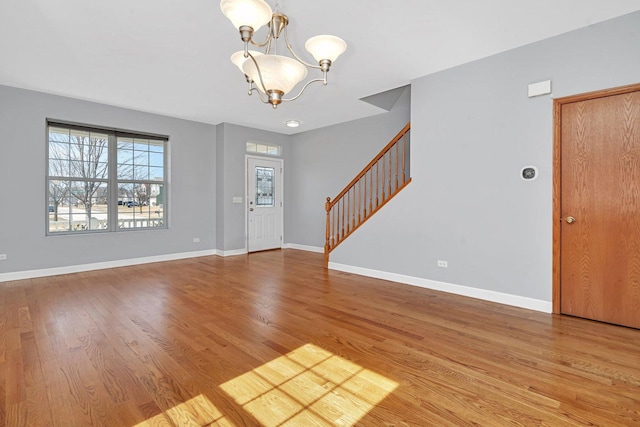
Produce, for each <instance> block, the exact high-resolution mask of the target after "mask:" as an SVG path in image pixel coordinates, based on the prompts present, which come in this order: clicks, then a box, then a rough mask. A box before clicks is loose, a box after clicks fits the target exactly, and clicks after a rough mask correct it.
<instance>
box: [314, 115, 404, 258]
mask: <svg viewBox="0 0 640 427" xmlns="http://www.w3.org/2000/svg"><path fill="white" fill-rule="evenodd" d="M410 129H411V122H409V123H407V124H406V126H405V127H404V128H403V129H402V130H401V131H400V132H398V134H397V135H396V136H395V137H394V138H393V139H392V140H391V141H389V143H388V144H387V145H386V146H385V147H384V148H382V150H380V152H379V153H378V154H377V155H376V156H375V157H374V158H373V159H372V160H371V161H370V162H369V163H368V164H367V165H366V166H365V167H364V168H363V169H362V170H361V171H360V173H358V174H357V175H356V176H355V178H353V179H352V180H351V182H349V184H348V185H347V186H345V187H344V189H343V190H342V191H341V192H340V193H338V195H337V196H336V197H334V199H333V200H331V198H330V197H327V200H326V202H325V211H326V236H325V246H324V261H325V266H328V263H329V253H330V252H331V251H333V249H335V248H336V247H337V246H338V245H339V244H340V243H342V242H343V241H344V240H345V239H346V238H347V237H348V236H350V235H351V234H352V233H353V232H354V231H355V230H356V229H358V228H359V227H360V226H361V225H362V224H363V223H364V222H366V221H367V220H368V219H369V218H370V217H371V216H372V215H373V214H374V213H376V212H377V211H378V210H379V209H380V208H382V206H384V205H385V204H386V203H387V202H388V201H389V200H391V199H392V198H393V197H394V196H395V195H396V194H397V193H399V192H400V191H401V190H402V189H403V188H404V187H406V186H407V185H408V184H409V183H410V182H411V177H407V172H406V167H405V166H406V164H405V161H406V156H407V154H408V151H406V150H407V140H406V139H405V138H406V136H407V134H408V133H409V131H410ZM401 140H402V171H400V160H399V157H400V153H399V149H400V146H399V145H398V143H399V142H400V141H401ZM394 147H396V153H395V161H396V163H395V168H394V165H393V158H394V156H393V152H392V149H393V148H394ZM387 154H389V156H387ZM385 157H388V158H389V166H388V169H386V158H385ZM381 161H382V174H380V166H379V165H380V163H381ZM374 167H375V168H376V171H375V172H376V193H375V196H376V197H375V204H374V203H373V169H374ZM387 170H388V173H389V175H388V177H389V179H388V181H387V179H386V177H387ZM393 170H395V177H394V181H392V175H393V172H392V171H393ZM370 172H371V173H370ZM369 173H370V176H369V178H367V174H369ZM400 173H401V175H400ZM380 175H382V186H381V188H380V185H379V183H380ZM399 177H401V180H400V182H399ZM363 178H364V203H361V202H363V197H362V196H363V191H362V185H358V184H360V183H361V182H362V180H363ZM367 179H369V184H370V185H369V190H367ZM392 182H393V183H394V184H395V186H392V185H391V184H392ZM357 185H358V188H357V190H358V191H357V195H356V188H355V187H356V186H357ZM379 189H381V190H382V200H380V197H379V196H380V193H379V192H378V190H379ZM352 190H353V196H352V195H351V194H350V193H351V192H352ZM345 196H346V197H347V198H348V200H347V201H346V207H345V201H344V200H343V199H344V198H345ZM367 196H368V202H369V205H368V206H367ZM356 199H357V200H356ZM341 202H342V205H339V203H341ZM356 202H357V208H356ZM337 204H338V206H337V215H336V213H335V211H334V207H336V205H337ZM374 206H375V207H374ZM341 207H342V209H340V208H341ZM345 209H346V211H348V212H345ZM356 210H357V220H356ZM332 212H333V223H332V222H331V220H332ZM345 226H346V227H345ZM345 228H346V230H345Z"/></svg>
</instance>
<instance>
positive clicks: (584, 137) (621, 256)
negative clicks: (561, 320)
mask: <svg viewBox="0 0 640 427" xmlns="http://www.w3.org/2000/svg"><path fill="white" fill-rule="evenodd" d="M627 89H628V90H618V91H607V92H604V93H601V94H592V95H591V96H585V98H586V99H581V98H580V97H576V98H577V99H575V100H571V99H565V101H564V102H563V101H562V100H559V101H560V104H556V114H557V113H558V112H559V113H560V114H559V116H558V115H557V116H556V120H557V121H558V120H559V122H560V126H561V128H560V129H557V132H558V133H557V134H556V136H557V137H558V136H559V137H560V141H559V142H560V147H557V146H556V156H557V155H558V150H559V154H560V168H559V169H560V172H559V173H560V208H559V211H560V212H559V213H560V218H559V222H560V225H559V228H560V244H559V246H560V266H559V267H560V271H559V279H560V295H559V298H560V304H559V305H560V311H561V313H563V314H568V315H572V316H578V317H584V318H588V319H594V320H599V321H604V322H609V323H615V324H619V325H625V326H631V327H635V328H640V87H633V89H632V88H627ZM618 92H621V93H618ZM598 95H600V96H598ZM557 124H558V123H557ZM556 190H557V189H556ZM556 212H557V211H556ZM554 303H556V301H554ZM556 307H557V306H556Z"/></svg>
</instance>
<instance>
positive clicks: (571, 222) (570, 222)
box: [567, 216, 576, 224]
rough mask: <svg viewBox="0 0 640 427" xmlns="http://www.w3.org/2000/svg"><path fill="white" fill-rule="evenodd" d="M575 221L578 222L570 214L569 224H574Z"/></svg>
mask: <svg viewBox="0 0 640 427" xmlns="http://www.w3.org/2000/svg"><path fill="white" fill-rule="evenodd" d="M574 222H576V219H575V218H574V217H572V216H568V217H567V224H573V223H574Z"/></svg>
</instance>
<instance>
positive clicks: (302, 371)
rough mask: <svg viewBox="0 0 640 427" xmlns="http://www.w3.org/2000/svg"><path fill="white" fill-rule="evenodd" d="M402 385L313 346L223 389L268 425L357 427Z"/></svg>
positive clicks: (297, 351)
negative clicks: (355, 425) (363, 418)
mask: <svg viewBox="0 0 640 427" xmlns="http://www.w3.org/2000/svg"><path fill="white" fill-rule="evenodd" d="M397 387H398V383H396V382H394V381H392V380H390V379H388V378H386V377H384V376H382V375H380V374H377V373H375V372H372V371H370V370H368V369H364V368H363V367H361V366H359V365H357V364H355V363H353V362H350V361H348V360H346V359H344V358H342V357H339V356H336V355H334V354H332V353H331V352H329V351H326V350H324V349H322V348H320V347H318V346H315V345H313V344H306V345H304V346H302V347H299V348H297V349H296V350H294V351H292V352H290V353H288V354H287V355H285V356H281V357H278V358H277V359H274V360H272V361H271V362H268V363H266V364H264V365H262V366H260V367H258V368H256V369H254V370H252V371H250V372H247V373H245V374H243V375H240V376H239V377H236V378H234V379H232V380H230V381H227V382H226V383H224V384H222V385H220V388H222V390H224V391H225V392H226V393H227V394H228V395H229V396H231V397H232V398H233V399H234V400H235V401H236V403H238V404H239V405H241V406H242V407H243V409H244V410H246V411H247V412H248V413H250V414H251V415H252V416H253V417H254V418H255V419H256V420H257V421H258V422H260V423H261V424H263V425H264V426H266V427H270V426H283V425H325V426H326V425H338V426H350V425H354V424H355V423H357V422H358V420H360V419H362V417H364V416H365V415H366V414H367V413H368V412H369V411H371V410H372V409H373V408H374V407H375V406H376V405H377V404H378V403H379V402H381V401H382V400H383V399H384V398H385V397H387V396H388V395H389V394H391V393H392V392H393V390H395V389H396V388H397Z"/></svg>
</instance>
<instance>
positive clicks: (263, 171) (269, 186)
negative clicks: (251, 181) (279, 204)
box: [256, 166, 276, 208]
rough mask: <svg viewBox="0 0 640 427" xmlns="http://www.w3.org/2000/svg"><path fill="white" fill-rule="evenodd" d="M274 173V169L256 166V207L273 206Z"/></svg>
mask: <svg viewBox="0 0 640 427" xmlns="http://www.w3.org/2000/svg"><path fill="white" fill-rule="evenodd" d="M275 172H276V170H275V169H274V168H265V167H263V166H256V206H262V207H268V208H272V207H274V206H275V182H274V180H275Z"/></svg>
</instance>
